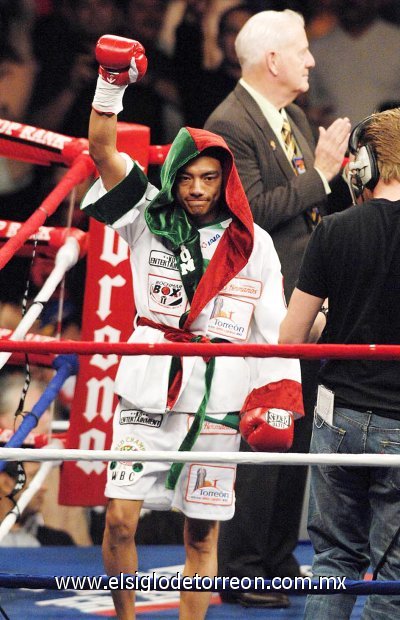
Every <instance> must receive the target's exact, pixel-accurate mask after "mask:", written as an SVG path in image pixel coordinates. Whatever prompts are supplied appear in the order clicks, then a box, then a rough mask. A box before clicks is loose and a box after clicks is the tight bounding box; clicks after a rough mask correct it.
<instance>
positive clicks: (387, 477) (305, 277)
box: [279, 108, 400, 620]
mask: <svg viewBox="0 0 400 620" xmlns="http://www.w3.org/2000/svg"><path fill="white" fill-rule="evenodd" d="M399 136H400V108H395V109H391V110H386V111H384V112H380V113H376V114H373V115H371V116H369V117H368V118H366V119H365V120H364V121H363V122H361V123H360V124H359V125H357V126H356V127H355V128H354V130H353V131H352V133H351V135H350V140H349V150H350V153H351V154H352V158H354V159H353V161H351V162H350V164H349V172H348V175H349V176H348V178H349V185H350V186H351V189H352V192H353V196H354V198H355V200H357V201H359V199H360V198H362V199H363V202H362V204H361V205H359V206H354V207H353V208H351V209H347V210H346V211H343V212H341V213H335V214H333V215H329V216H327V217H325V218H323V219H322V221H321V222H320V223H319V224H318V226H317V228H316V229H315V231H314V232H313V234H312V236H311V238H310V242H309V245H308V247H307V250H306V253H305V255H304V259H303V263H302V266H301V269H300V274H299V279H298V282H297V286H296V288H295V290H294V292H293V295H292V297H291V300H290V303H289V307H288V311H287V315H286V317H285V319H284V320H283V322H282V324H281V328H280V337H279V341H280V342H281V343H285V344H287V343H300V342H309V341H310V340H311V339H313V340H315V339H316V337H318V334H315V333H314V334H312V331H313V329H312V327H311V326H313V324H314V321H315V319H316V317H317V316H318V322H319V323H320V324H322V323H323V322H324V319H323V316H322V314H321V312H320V310H321V306H322V303H323V301H324V300H325V299H326V298H327V299H328V303H329V313H328V316H327V322H326V326H325V329H324V336H325V341H326V342H328V343H332V344H349V345H351V344H369V343H377V344H395V343H399V342H400V313H399V306H400V138H399ZM321 319H322V322H321ZM314 326H315V324H314ZM314 331H315V330H314ZM317 331H321V328H319V330H317ZM399 393H400V373H399V366H398V361H396V360H388V361H384V362H382V361H375V360H365V359H364V360H360V359H354V360H351V359H346V360H343V359H328V360H326V361H325V363H324V364H323V365H322V366H321V370H320V373H319V388H318V395H317V402H316V407H315V415H314V424H313V433H312V440H311V452H312V453H338V454H347V453H351V454H362V453H376V454H384V453H386V454H400V401H399ZM399 493H400V469H399V468H396V467H339V466H334V467H332V466H326V465H323V466H317V467H313V468H312V474H311V497H310V505H309V514H308V531H309V534H310V538H311V542H312V544H313V546H314V551H315V556H314V561H313V568H312V570H313V575H314V577H318V576H345V577H348V578H349V579H362V578H363V577H364V575H365V573H366V571H367V569H368V567H369V566H371V567H372V569H373V572H374V574H373V578H374V579H378V580H398V579H399V578H400V552H399V545H398V536H399V533H400V527H399V523H400V501H399ZM356 596H357V595H356V594H354V595H349V594H345V593H343V591H342V592H341V593H337V594H334V595H332V596H324V595H312V596H309V597H308V598H307V603H306V609H305V619H306V620H310V619H314V618H326V619H330V618H334V619H335V620H341V619H344V618H349V617H350V615H351V611H352V608H353V606H354V604H355V601H356ZM399 614H400V597H399V596H390V595H376V594H375V595H370V596H368V597H367V600H366V604H365V608H364V612H363V619H364V620H367V619H369V620H372V619H374V620H375V619H377V618H385V619H386V618H397V617H399Z"/></svg>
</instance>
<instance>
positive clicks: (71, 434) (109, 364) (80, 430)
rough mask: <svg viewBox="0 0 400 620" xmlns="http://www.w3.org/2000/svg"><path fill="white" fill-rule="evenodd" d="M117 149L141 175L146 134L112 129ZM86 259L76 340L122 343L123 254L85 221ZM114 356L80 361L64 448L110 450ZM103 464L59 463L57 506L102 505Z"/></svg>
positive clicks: (128, 305) (128, 291) (120, 245)
mask: <svg viewBox="0 0 400 620" xmlns="http://www.w3.org/2000/svg"><path fill="white" fill-rule="evenodd" d="M117 145H118V149H119V150H120V151H123V152H125V153H128V154H129V155H131V156H132V157H134V158H135V159H136V160H137V161H138V162H139V163H140V165H141V166H143V168H144V169H145V170H147V167H148V163H149V146H150V129H149V127H145V126H143V125H135V124H131V123H118V141H117ZM89 238H90V241H89V246H88V253H87V267H86V269H87V271H86V286H85V298H84V305H83V317H82V340H91V341H97V342H119V341H126V340H128V338H129V336H130V334H131V332H132V329H133V319H134V316H135V308H134V302H133V294H132V278H131V270H130V265H129V248H128V246H127V244H126V243H125V241H123V240H122V239H121V238H120V237H119V236H118V235H117V234H116V233H115V232H114V231H113V230H112V229H111V228H108V227H106V226H104V225H103V224H100V223H99V222H96V221H95V220H93V219H91V221H90V228H89ZM118 364H119V356H117V355H114V354H111V355H100V354H96V355H92V356H81V357H80V368H79V374H78V378H77V384H76V388H75V396H74V402H73V405H72V410H71V416H70V426H69V431H68V434H67V440H66V448H80V449H84V450H90V449H91V450H105V449H109V448H110V447H111V437H112V418H113V414H114V410H115V407H116V404H117V398H116V396H115V394H114V379H115V374H116V371H117V368H118ZM106 469H107V465H106V463H104V462H102V461H100V462H84V461H81V462H65V463H64V464H63V466H62V468H61V481H60V496H59V500H60V503H61V504H64V505H67V506H98V505H102V504H104V503H105V497H104V486H105V482H106Z"/></svg>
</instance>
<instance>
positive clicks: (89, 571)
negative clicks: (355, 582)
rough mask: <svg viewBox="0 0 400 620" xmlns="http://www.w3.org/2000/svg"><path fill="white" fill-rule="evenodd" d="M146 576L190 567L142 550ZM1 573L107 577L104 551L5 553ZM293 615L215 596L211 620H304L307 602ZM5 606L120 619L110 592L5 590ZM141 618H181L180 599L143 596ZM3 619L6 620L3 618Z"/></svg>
mask: <svg viewBox="0 0 400 620" xmlns="http://www.w3.org/2000/svg"><path fill="white" fill-rule="evenodd" d="M296 556H297V559H298V561H299V563H300V564H303V565H304V564H305V565H309V564H311V560H312V549H311V546H310V544H309V543H307V542H305V543H301V544H300V545H299V546H298V548H297V550H296ZM139 557H140V567H139V568H140V573H147V572H150V573H152V571H155V572H157V573H158V574H162V575H169V576H173V575H174V574H175V573H176V572H177V571H179V569H180V568H181V566H182V564H183V561H184V552H183V548H182V547H180V546H143V547H140V548H139ZM0 572H1V573H10V574H12V575H18V574H24V575H42V576H43V575H102V574H103V573H104V569H103V565H102V560H101V552H100V548H99V547H86V548H84V547H41V548H37V549H36V548H35V549H31V548H29V549H28V548H27V549H21V548H17V549H15V548H14V549H11V548H9V549H7V548H2V549H0ZM290 601H291V606H290V607H289V608H287V609H276V610H274V609H268V610H265V609H264V610H263V609H248V608H247V609H245V608H243V607H240V605H230V604H226V603H224V604H221V601H220V598H219V596H218V594H215V595H214V596H213V604H212V605H211V607H210V609H209V612H208V615H207V620H221V619H226V620H228V619H229V620H235V619H238V618H241V619H242V620H244V619H247V618H268V620H283V619H285V620H289V619H290V620H300V619H301V618H302V615H303V609H304V602H305V598H304V597H303V596H300V595H296V596H290ZM362 603H363V597H359V600H358V603H357V605H356V608H355V609H354V613H353V615H352V619H354V620H357V619H358V618H360V616H361V607H362ZM0 606H1V607H2V608H3V609H4V611H5V612H6V614H7V616H8V617H9V618H10V620H26V619H27V618H29V620H30V619H35V618H40V619H41V620H47V619H51V620H63V619H65V620H70V619H72V618H73V619H74V620H83V619H85V620H96V619H97V620H98V619H99V618H101V617H103V618H104V617H114V616H115V614H114V609H113V605H112V600H111V595H110V593H109V592H108V591H101V590H100V591H76V592H72V591H71V590H69V591H63V592H58V591H55V590H27V589H6V588H0ZM137 615H138V617H140V618H141V619H142V620H158V619H159V620H166V619H167V618H170V619H177V618H178V593H175V592H149V593H144V592H141V593H140V594H139V593H138V595H137ZM2 617H3V616H2V614H1V613H0V618H2Z"/></svg>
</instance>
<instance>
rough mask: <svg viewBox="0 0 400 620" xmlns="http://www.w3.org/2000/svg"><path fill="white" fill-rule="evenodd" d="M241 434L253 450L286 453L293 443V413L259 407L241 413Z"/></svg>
mask: <svg viewBox="0 0 400 620" xmlns="http://www.w3.org/2000/svg"><path fill="white" fill-rule="evenodd" d="M239 430H240V433H241V435H242V437H243V439H244V440H245V441H247V443H248V444H249V446H250V448H252V450H256V451H259V452H284V451H286V450H289V448H290V447H291V445H292V443H293V432H294V420H293V413H292V412H291V411H286V410H284V409H276V408H273V409H269V408H266V407H257V408H256V409H249V410H248V411H244V412H241V413H240V424H239Z"/></svg>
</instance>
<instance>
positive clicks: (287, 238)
mask: <svg viewBox="0 0 400 620" xmlns="http://www.w3.org/2000/svg"><path fill="white" fill-rule="evenodd" d="M286 113H287V115H288V117H289V121H290V124H291V127H292V131H293V133H294V136H295V138H296V140H297V143H298V145H299V147H300V149H301V151H302V153H303V156H304V163H305V167H306V172H305V173H304V174H302V175H299V176H296V175H295V173H294V171H293V168H292V166H291V164H290V163H289V161H288V159H287V157H286V154H285V152H284V151H283V148H282V147H281V146H280V143H279V142H278V140H277V139H276V136H275V134H274V132H273V131H272V129H271V127H270V125H269V124H268V122H267V120H266V119H265V116H264V115H263V114H262V112H261V110H260V108H259V106H258V105H257V103H256V102H255V101H254V99H253V98H252V97H251V95H250V94H249V93H248V92H247V90H246V89H245V88H243V86H241V85H240V84H237V86H236V88H235V89H234V91H233V92H231V93H230V94H229V95H228V97H226V99H224V101H223V102H222V103H221V104H220V105H219V106H218V107H217V108H216V109H215V110H214V112H213V113H212V114H211V116H210V117H209V118H208V119H207V121H206V124H205V129H208V130H209V131H213V132H214V133H217V134H219V135H221V136H223V137H224V138H225V140H226V142H227V143H228V145H229V146H230V148H231V150H232V151H233V154H234V156H235V161H236V166H237V169H238V172H239V175H240V178H241V181H242V183H243V186H244V189H245V192H246V195H247V197H248V199H249V202H250V206H251V210H252V212H253V217H254V221H255V222H256V223H257V224H259V226H261V227H262V228H264V229H265V230H267V231H268V232H269V233H270V235H271V237H272V239H273V241H274V245H275V248H276V250H277V252H278V256H279V258H280V261H281V266H282V273H283V276H284V282H285V294H286V298H287V300H289V297H290V295H291V293H292V291H293V288H294V286H295V284H296V281H297V276H298V272H299V268H300V263H301V259H302V256H303V253H304V249H305V247H306V245H307V242H308V239H309V236H310V234H311V232H312V228H311V221H310V218H309V216H308V215H307V214H306V211H307V210H308V209H310V208H313V207H318V208H319V210H320V212H321V214H322V215H324V214H326V213H327V211H328V200H327V195H326V192H325V188H324V184H323V182H322V179H321V176H320V174H319V173H318V172H317V171H316V170H315V168H313V163H314V148H315V141H314V137H313V134H312V131H311V128H310V125H309V123H308V121H307V119H306V116H305V114H304V112H303V111H302V110H301V109H300V108H299V107H298V106H297V105H295V104H291V105H289V106H287V108H286ZM340 182H341V181H339V183H340ZM343 185H345V183H344V182H343ZM345 196H346V198H345V201H346V204H342V203H341V204H340V205H338V209H342V208H343V207H344V206H347V205H349V204H350V202H351V200H350V195H349V193H348V192H347V191H346V192H345Z"/></svg>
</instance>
